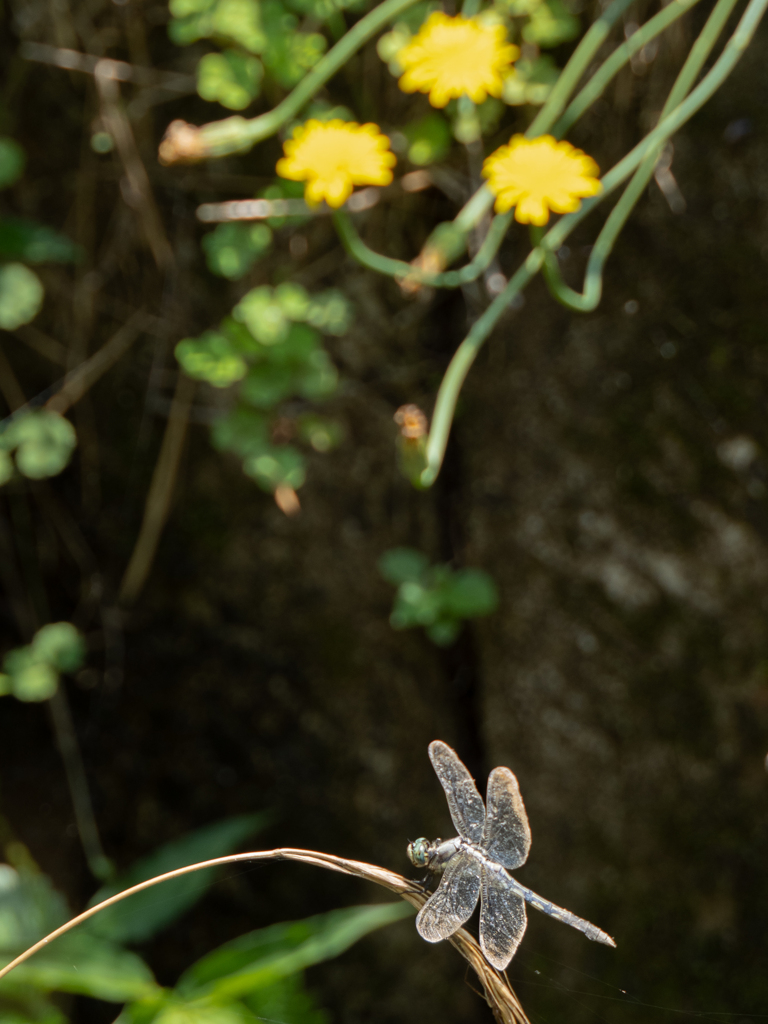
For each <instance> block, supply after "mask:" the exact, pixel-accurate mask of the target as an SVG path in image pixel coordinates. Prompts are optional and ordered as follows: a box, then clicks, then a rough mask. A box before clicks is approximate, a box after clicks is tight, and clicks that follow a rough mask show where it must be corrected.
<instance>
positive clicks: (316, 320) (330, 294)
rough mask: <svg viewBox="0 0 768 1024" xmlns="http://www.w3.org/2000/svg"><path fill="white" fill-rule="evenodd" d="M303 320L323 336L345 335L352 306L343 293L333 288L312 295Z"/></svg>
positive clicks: (350, 318) (350, 321) (350, 317)
mask: <svg viewBox="0 0 768 1024" xmlns="http://www.w3.org/2000/svg"><path fill="white" fill-rule="evenodd" d="M305 319H306V321H307V323H308V324H311V325H312V326H313V327H316V328H317V329H318V331H322V332H323V334H335V335H338V336H339V337H340V336H341V335H342V334H346V333H347V331H348V330H349V325H350V324H351V323H352V306H351V305H350V303H349V300H348V299H347V297H346V296H345V295H344V293H343V292H340V291H338V290H337V289H335V288H329V289H328V290H327V291H324V292H320V294H319V295H313V296H312V301H311V302H310V303H309V308H308V309H307V312H306V315H305Z"/></svg>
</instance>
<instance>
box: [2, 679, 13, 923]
mask: <svg viewBox="0 0 768 1024" xmlns="http://www.w3.org/2000/svg"><path fill="white" fill-rule="evenodd" d="M10 693H13V680H12V679H11V677H10V676H8V675H6V674H5V672H0V697H7V696H8V694H10ZM0 927H2V923H1V922H0Z"/></svg>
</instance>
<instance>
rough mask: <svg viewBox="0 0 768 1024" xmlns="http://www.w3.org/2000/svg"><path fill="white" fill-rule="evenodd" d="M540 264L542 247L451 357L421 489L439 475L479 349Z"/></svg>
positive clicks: (426, 456) (442, 383) (431, 428)
mask: <svg viewBox="0 0 768 1024" xmlns="http://www.w3.org/2000/svg"><path fill="white" fill-rule="evenodd" d="M543 262H544V250H543V249H542V248H537V249H533V250H532V251H531V252H530V253H529V254H528V256H527V258H526V260H525V263H523V265H522V266H521V267H520V269H519V270H518V271H517V273H516V274H514V276H513V277H512V278H511V280H510V281H509V284H508V285H507V287H506V288H505V289H504V291H503V292H501V294H499V295H497V296H496V298H495V299H494V300H493V302H492V303H491V304H490V306H489V307H488V309H486V311H485V312H484V313H483V315H482V316H480V317H478V319H477V320H475V322H474V323H473V324H472V327H471V328H470V331H469V334H468V335H467V336H466V338H465V339H464V341H462V343H461V344H460V345H459V347H458V348H457V349H456V351H455V353H454V354H453V358H452V359H451V361H450V363H449V365H448V369H447V370H446V371H445V375H444V376H443V379H442V381H441V382H440V388H439V390H438V392H437V399H436V400H435V411H434V414H433V416H432V425H431V426H430V429H429V438H428V439H427V447H426V452H425V459H426V463H427V465H426V468H425V469H424V470H423V471H422V473H421V477H420V479H419V483H420V484H421V486H422V487H430V486H431V485H432V484H433V483H434V482H435V480H436V479H437V474H438V473H439V472H440V467H441V466H442V464H443V456H444V455H445V449H446V446H447V444H448V435H449V434H450V432H451V424H452V423H453V414H454V412H455V411H456V402H457V401H458V398H459V393H460V391H461V388H462V385H463V384H464V381H465V379H466V376H467V374H468V373H469V370H470V367H471V366H472V363H474V361H475V358H476V356H477V353H478V352H479V351H480V347H481V346H482V344H483V342H484V341H485V339H486V338H487V337H488V335H489V334H490V333H491V331H492V330H493V328H494V327H495V326H496V324H497V322H498V320H499V318H500V317H501V315H502V313H504V311H505V310H506V309H507V308H508V306H509V305H510V303H511V302H512V300H513V299H514V298H515V296H516V295H518V294H519V293H520V292H521V291H522V290H523V288H525V286H526V285H527V284H528V282H529V281H530V280H531V279H532V278H533V277H535V276H536V274H537V273H538V272H539V270H540V269H541V265H542V263H543Z"/></svg>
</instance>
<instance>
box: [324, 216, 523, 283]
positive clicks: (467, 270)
mask: <svg viewBox="0 0 768 1024" xmlns="http://www.w3.org/2000/svg"><path fill="white" fill-rule="evenodd" d="M333 220H334V223H335V225H336V230H337V231H338V233H339V237H340V238H341V242H342V245H343V246H344V248H345V249H346V250H347V252H348V253H350V255H352V256H354V257H355V259H356V260H358V262H360V263H362V264H363V266H364V267H368V268H369V270H375V271H377V273H379V274H387V275H388V276H389V277H401V278H409V279H410V280H415V281H418V282H419V283H420V284H425V285H430V286H431V287H433V288H458V287H459V286H460V285H462V284H468V283H469V282H470V281H476V280H477V278H478V277H480V275H481V274H482V273H483V271H484V270H486V268H487V267H488V266H489V265H490V264H491V262H492V260H493V258H494V256H495V255H496V253H497V252H498V251H499V247H500V246H501V243H502V241H503V239H504V235H505V234H506V231H507V228H508V227H509V223H510V221H511V220H512V214H511V213H505V214H501V215H499V216H498V217H494V218H493V220H492V221H491V226H490V228H489V230H488V234H487V235H486V236H485V238H484V239H483V244H482V245H481V246H480V248H479V250H478V251H477V254H476V255H475V258H474V259H473V260H472V261H471V262H470V263H467V265H466V266H464V267H462V268H461V269H460V270H449V271H447V272H446V273H443V274H428V273H425V272H424V271H422V270H419V269H418V267H415V266H413V264H411V263H406V262H405V261H404V260H395V259H392V258H391V257H389V256H382V255H381V254H380V253H377V252H374V251H373V249H369V248H368V246H367V245H366V244H365V242H364V241H363V240H362V238H361V237H360V235H359V234H358V232H357V229H356V228H355V226H354V225H353V223H352V221H351V219H350V217H349V215H348V213H347V212H346V210H337V211H336V212H335V213H334V215H333Z"/></svg>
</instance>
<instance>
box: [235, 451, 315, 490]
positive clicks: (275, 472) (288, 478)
mask: <svg viewBox="0 0 768 1024" xmlns="http://www.w3.org/2000/svg"><path fill="white" fill-rule="evenodd" d="M243 471H244V472H245V474H246V476H250V477H252V478H253V479H254V480H255V481H256V483H257V484H258V485H259V486H260V487H261V488H262V489H263V490H265V491H270V492H271V491H274V490H275V489H276V488H277V487H279V486H280V484H284V485H286V486H288V487H292V488H293V489H294V490H295V491H297V490H298V489H299V487H301V486H302V485H303V483H304V481H305V479H306V469H305V463H304V456H303V455H302V454H301V452H299V451H297V450H296V449H295V448H294V447H292V446H291V445H288V444H284V445H271V446H270V447H269V448H268V449H267V450H265V451H263V452H260V453H259V454H257V455H251V456H249V457H248V458H247V459H245V461H244V462H243Z"/></svg>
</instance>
